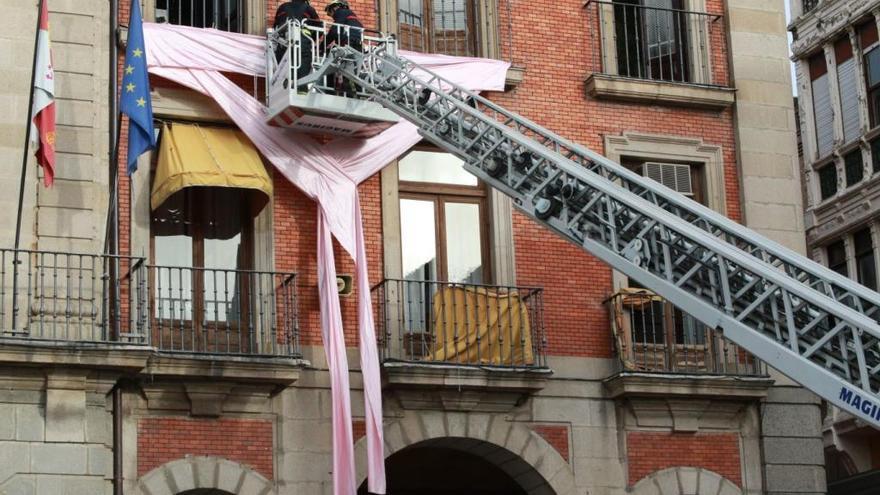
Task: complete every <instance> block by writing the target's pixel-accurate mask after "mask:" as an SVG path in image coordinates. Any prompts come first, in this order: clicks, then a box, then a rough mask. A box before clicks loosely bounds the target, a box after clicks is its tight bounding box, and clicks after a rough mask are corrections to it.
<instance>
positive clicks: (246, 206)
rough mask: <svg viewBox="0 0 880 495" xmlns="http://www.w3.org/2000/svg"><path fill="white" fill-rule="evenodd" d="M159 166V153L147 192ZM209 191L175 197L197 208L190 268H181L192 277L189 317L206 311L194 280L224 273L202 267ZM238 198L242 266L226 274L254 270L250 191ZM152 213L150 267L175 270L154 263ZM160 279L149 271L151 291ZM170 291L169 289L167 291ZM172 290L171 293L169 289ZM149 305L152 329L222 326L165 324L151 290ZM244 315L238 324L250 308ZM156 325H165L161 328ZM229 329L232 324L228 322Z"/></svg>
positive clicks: (196, 321)
mask: <svg viewBox="0 0 880 495" xmlns="http://www.w3.org/2000/svg"><path fill="white" fill-rule="evenodd" d="M157 164H158V153H154V159H153V160H152V161H151V167H150V180H149V183H150V188H151V189H152V183H153V180H154V178H155V171H156V166H157ZM209 189H210V188H205V187H196V188H186V189H183V190H181V191H178V192H177V193H176V194H184V201H185V202H188V203H191V204H193V205H197V206H198V207H199V208H198V209H196V213H195V214H196V215H197V218H198V220H196V221H194V222H193V224H194V225H196V226H197V227H196V234H197V235H194V236H191V238H192V253H191V256H192V264H191V265H190V266H188V267H180V268H186V269H189V270H190V276H191V277H192V280H191V281H190V283H191V289H192V292H193V297H192V299H191V300H190V302H191V304H192V315H191V316H193V317H194V316H196V315H207V312H206V311H205V308H206V304H207V303H206V300H205V291H204V290H203V289H204V285H205V281H204V276H197V274H199V273H201V274H202V275H204V273H205V270H226V269H223V268H212V267H206V266H205V232H204V231H203V229H202V228H201V227H202V226H203V224H204V221H205V218H206V217H207V216H208V215H207V214H206V212H207V208H205V204H206V203H207V201H205V199H206V198H205V194H206V193H207V190H209ZM238 194H239V198H240V200H241V202H242V206H241V208H239V211H240V214H241V218H240V222H241V245H242V258H243V259H244V261H245V263H244V266H242V267H236V268H235V270H229V271H235V272H239V271H250V270H254V269H255V266H256V249H255V246H254V242H255V218H254V216H253V215H252V210H251V208H250V206H251V205H250V191H246V190H238ZM153 218H154V215H153V210H152V209H150V218H149V229H148V230H149V247H150V249H149V253H150V254H149V264H150V265H151V266H153V267H171V268H175V267H174V266H172V265H165V264H162V263H160V260H157V259H156V229H155V228H154V227H153ZM157 276H159V273H158V272H157V270H156V269H153V270H151V274H150V284H151V285H152V286H153V287H158V284H157V281H156V280H155V278H156V277H157ZM248 285H249V281H248V280H247V278H246V277H245V279H244V280H243V282H242V288H241V297H240V301H242V302H245V301H249V299H250V297H251V296H250V287H249V286H248ZM169 289H170V288H169ZM170 290H173V289H170ZM149 298H150V299H149V303H150V308H151V310H150V318H151V322H152V324H153V328H164V327H169V328H173V326H174V324H175V322H177V323H180V322H184V324H185V325H186V326H187V329H191V330H194V331H196V332H201V331H204V330H205V329H207V328H210V327H211V326H212V324H214V325H215V326H216V324H218V323H221V322H219V321H202V318H190V319H188V320H183V319H174V318H172V320H171V321H167V320H164V319H163V318H162V317H161V315H158V314H157V310H158V306H157V305H156V300H155V298H156V293H155V291H154V290H150V291H149ZM242 308H243V311H242V313H241V318H240V320H241V321H247V319H248V318H250V316H251V315H250V314H248V308H249V304H246V303H245V304H243V305H242ZM159 322H164V323H166V324H164V325H163V324H160V323H159ZM228 323H229V324H230V325H231V322H228ZM238 330H239V331H243V330H246V329H238Z"/></svg>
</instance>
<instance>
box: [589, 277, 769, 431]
mask: <svg viewBox="0 0 880 495" xmlns="http://www.w3.org/2000/svg"><path fill="white" fill-rule="evenodd" d="M607 304H608V306H609V312H610V317H611V330H612V334H613V336H614V344H615V348H616V351H617V357H618V359H619V364H620V371H619V372H618V373H616V374H614V375H613V376H611V377H609V378H607V379H606V380H605V386H606V388H608V390H609V395H610V396H611V397H613V398H623V397H626V398H628V400H629V403H630V405H631V406H632V408H633V410H635V411H636V414H637V415H642V416H644V417H647V416H650V415H651V414H654V413H655V412H656V411H654V412H650V411H653V410H654V409H656V404H655V402H656V400H657V399H660V400H663V401H666V402H667V405H666V406H664V407H666V408H667V409H669V411H672V412H673V416H676V417H679V419H681V418H684V417H690V416H691V415H693V414H697V415H699V410H689V411H688V412H687V413H684V412H682V411H678V410H677V409H676V408H678V407H679V406H680V403H679V402H676V398H686V399H691V398H694V397H703V398H708V399H711V400H708V401H704V402H701V404H702V405H703V406H705V407H707V408H716V409H718V408H721V409H724V408H728V407H730V404H741V403H742V402H741V401H750V400H755V399H761V398H764V397H766V396H767V391H768V390H769V388H770V386H772V384H773V380H771V379H770V378H769V377H768V375H767V367H766V365H765V364H764V363H763V362H761V361H759V360H758V359H757V358H755V357H754V356H752V355H751V354H749V353H748V352H747V351H746V350H744V349H743V348H741V347H739V346H737V345H736V344H733V343H731V342H729V341H728V340H726V339H725V338H724V337H723V336H722V335H721V333H720V332H718V331H716V330H714V329H712V328H709V327H707V326H706V325H703V324H702V323H700V322H698V321H697V320H696V319H695V318H694V317H692V316H690V315H689V314H687V313H685V312H683V311H681V310H680V309H678V308H676V307H674V306H673V305H672V304H671V303H669V302H668V301H666V300H664V299H663V298H661V297H660V296H657V295H656V294H654V293H652V292H650V291H648V290H645V289H638V288H627V289H621V290H620V291H619V292H617V293H615V294H614V295H612V296H611V297H610V298H609V299H608V300H607ZM733 407H734V409H735V410H738V409H737V408H739V407H740V406H738V405H737V406H733ZM698 409H699V408H698ZM719 410H720V409H719ZM691 419H693V418H691ZM682 421H684V420H682ZM688 421H689V420H688ZM688 421H685V422H686V423H687V422H688ZM690 423H693V421H690ZM690 423H688V424H690ZM694 424H695V423H694ZM681 427H682V428H684V427H683V426H681Z"/></svg>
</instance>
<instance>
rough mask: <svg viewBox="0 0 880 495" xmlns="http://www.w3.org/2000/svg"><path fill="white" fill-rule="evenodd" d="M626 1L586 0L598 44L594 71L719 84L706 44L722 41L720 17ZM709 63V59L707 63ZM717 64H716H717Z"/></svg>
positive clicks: (719, 63) (718, 71)
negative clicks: (596, 68)
mask: <svg viewBox="0 0 880 495" xmlns="http://www.w3.org/2000/svg"><path fill="white" fill-rule="evenodd" d="M668 5H669V7H660V6H647V5H641V4H639V3H637V2H632V1H621V0H614V1H610V0H588V1H587V2H586V8H587V9H588V19H589V20H588V22H590V23H591V25H590V32H594V33H596V34H597V37H598V40H597V41H598V43H599V44H600V47H601V49H600V50H598V51H595V50H594V51H595V53H596V54H597V55H598V57H599V59H600V60H599V61H598V64H597V65H599V66H600V67H601V69H600V71H601V72H603V73H607V74H614V75H618V76H623V77H631V78H635V79H649V80H654V81H668V82H678V83H689V84H701V85H714V86H721V85H724V84H726V81H725V80H724V77H725V76H724V71H723V70H721V69H722V68H723V65H724V64H725V60H724V59H723V58H719V59H718V60H714V61H713V56H715V54H714V53H713V52H712V49H711V48H712V45H713V44H718V43H723V40H724V38H725V34H724V24H723V23H721V22H718V21H719V20H720V19H721V16H720V15H718V14H710V13H707V12H695V11H689V10H682V9H677V8H671V7H672V6H675V5H677V4H676V3H675V2H674V1H673V0H669V2H668ZM713 62H714V63H713ZM719 66H720V67H719Z"/></svg>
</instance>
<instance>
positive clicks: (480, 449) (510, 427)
mask: <svg viewBox="0 0 880 495" xmlns="http://www.w3.org/2000/svg"><path fill="white" fill-rule="evenodd" d="M366 444H367V441H366V438H361V439H360V440H358V442H357V443H356V444H355V455H356V459H357V479H358V484H361V483H363V481H364V480H365V479H366V477H367V472H366V455H367V451H366V449H367V445H366ZM417 444H419V445H423V446H438V447H445V448H453V449H456V448H457V449H467V450H468V451H469V452H476V453H478V455H480V456H481V457H483V458H485V459H486V460H487V461H489V462H491V463H492V464H494V465H496V466H498V467H499V468H501V469H502V470H503V471H505V472H506V473H507V474H508V475H510V476H511V478H513V479H514V480H516V482H517V483H518V484H519V485H520V486H522V487H523V489H524V490H526V492H527V493H529V495H573V494H574V493H575V484H574V473H573V472H572V469H571V466H570V465H569V464H568V461H566V460H565V459H563V458H562V456H561V455H560V454H559V452H557V451H556V449H554V448H553V446H551V445H550V444H549V443H547V441H546V440H544V439H543V438H541V436H540V435H538V434H537V433H535V432H534V431H532V430H531V429H530V428H528V427H527V426H525V425H524V424H522V423H517V422H512V421H508V420H506V419H505V417H504V415H501V414H478V413H464V412H453V411H418V414H407V415H406V416H405V417H403V418H402V419H400V420H399V421H395V422H394V423H391V424H388V425H386V426H385V457H386V458H388V457H390V456H391V455H393V454H394V453H396V452H399V451H401V450H403V449H405V448H407V447H412V446H414V445H417ZM518 461H522V462H518ZM528 468H530V469H528Z"/></svg>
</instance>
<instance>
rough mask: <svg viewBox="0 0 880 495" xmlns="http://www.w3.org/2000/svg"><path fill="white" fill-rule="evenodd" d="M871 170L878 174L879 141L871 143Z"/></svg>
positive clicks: (879, 163)
mask: <svg viewBox="0 0 880 495" xmlns="http://www.w3.org/2000/svg"><path fill="white" fill-rule="evenodd" d="M871 170H873V172H874V173H875V174H876V173H877V172H880V139H875V140H873V141H871Z"/></svg>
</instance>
